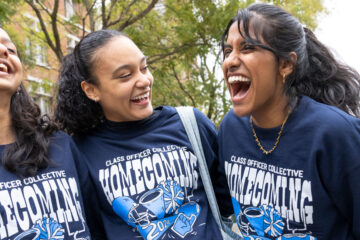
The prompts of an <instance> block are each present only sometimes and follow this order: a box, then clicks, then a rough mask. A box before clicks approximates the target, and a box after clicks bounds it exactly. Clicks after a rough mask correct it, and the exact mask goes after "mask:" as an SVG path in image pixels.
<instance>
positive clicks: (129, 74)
mask: <svg viewBox="0 0 360 240" xmlns="http://www.w3.org/2000/svg"><path fill="white" fill-rule="evenodd" d="M130 76H131V73H127V74H123V75H121V76H119V78H128V77H130Z"/></svg>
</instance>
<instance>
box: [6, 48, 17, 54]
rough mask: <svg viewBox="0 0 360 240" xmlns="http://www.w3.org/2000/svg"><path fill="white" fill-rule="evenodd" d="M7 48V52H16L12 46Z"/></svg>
mask: <svg viewBox="0 0 360 240" xmlns="http://www.w3.org/2000/svg"><path fill="white" fill-rule="evenodd" d="M7 50H8V52H9V53H11V54H16V50H15V49H13V48H8V49H7Z"/></svg>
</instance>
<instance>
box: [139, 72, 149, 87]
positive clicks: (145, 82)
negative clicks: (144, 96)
mask: <svg viewBox="0 0 360 240" xmlns="http://www.w3.org/2000/svg"><path fill="white" fill-rule="evenodd" d="M151 82H152V76H151V74H149V73H146V74H143V73H139V77H138V79H137V80H136V87H138V88H147V87H149V86H150V85H151Z"/></svg>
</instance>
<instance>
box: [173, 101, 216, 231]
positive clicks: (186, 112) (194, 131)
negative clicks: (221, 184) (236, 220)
mask: <svg viewBox="0 0 360 240" xmlns="http://www.w3.org/2000/svg"><path fill="white" fill-rule="evenodd" d="M176 110H177V111H178V114H179V116H180V119H181V121H182V123H183V125H184V128H185V131H186V133H187V135H188V137H189V140H190V143H191V146H192V148H193V150H194V153H195V156H196V158H197V160H198V163H199V171H200V176H201V179H202V182H203V184H204V188H205V192H206V196H207V198H208V201H209V205H210V208H211V212H212V214H213V216H214V218H215V221H216V223H217V224H218V226H219V229H222V224H221V218H220V211H219V206H218V204H217V202H216V198H215V193H214V189H213V186H212V183H211V180H210V174H209V170H208V167H207V164H206V162H205V155H204V151H203V147H202V144H201V138H200V133H199V128H198V125H197V121H196V118H195V114H194V109H193V108H192V107H177V108H176Z"/></svg>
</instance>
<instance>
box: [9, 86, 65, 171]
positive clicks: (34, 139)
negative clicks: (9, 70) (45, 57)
mask: <svg viewBox="0 0 360 240" xmlns="http://www.w3.org/2000/svg"><path fill="white" fill-rule="evenodd" d="M10 115H11V121H12V126H13V129H14V132H15V142H14V143H13V144H10V145H8V146H7V147H6V148H5V150H4V152H3V154H2V164H3V166H4V168H5V169H6V170H8V171H10V172H13V173H15V174H17V175H18V176H20V177H25V176H34V175H35V174H36V173H37V172H38V171H40V170H42V169H45V168H46V167H48V166H49V165H52V161H51V160H50V158H49V154H48V148H49V144H50V138H51V135H52V133H53V131H55V130H57V129H58V128H57V125H56V124H55V122H54V121H52V120H51V119H50V118H49V117H48V116H47V115H43V116H41V112H40V108H39V107H38V106H37V105H36V104H35V103H34V101H33V100H32V99H31V97H30V96H29V95H28V93H27V92H26V90H25V87H24V86H23V84H22V83H21V84H20V88H19V91H18V92H16V93H15V94H14V95H13V96H12V97H11V102H10Z"/></svg>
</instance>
